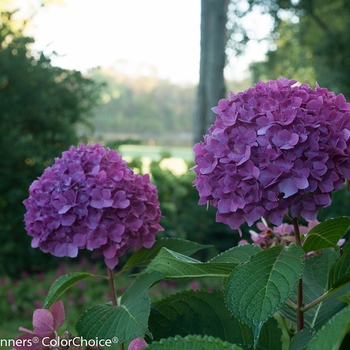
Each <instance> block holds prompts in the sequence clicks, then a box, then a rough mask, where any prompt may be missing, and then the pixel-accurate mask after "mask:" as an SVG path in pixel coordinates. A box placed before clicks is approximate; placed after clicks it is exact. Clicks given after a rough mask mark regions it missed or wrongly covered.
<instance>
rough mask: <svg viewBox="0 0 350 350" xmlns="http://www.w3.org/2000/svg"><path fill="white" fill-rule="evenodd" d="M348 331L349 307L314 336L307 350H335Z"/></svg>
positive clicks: (349, 328)
mask: <svg viewBox="0 0 350 350" xmlns="http://www.w3.org/2000/svg"><path fill="white" fill-rule="evenodd" d="M349 330H350V306H348V307H346V308H344V309H343V310H341V311H339V312H338V313H337V314H336V315H334V316H333V317H332V318H331V319H330V320H328V322H327V323H326V324H324V325H323V327H322V328H321V329H320V330H319V331H318V332H317V333H316V334H315V336H314V337H313V339H312V340H311V341H310V343H309V346H308V347H307V349H308V350H320V349H327V350H337V349H339V347H340V345H341V343H342V340H343V339H344V337H345V335H346V334H347V333H348V332H349Z"/></svg>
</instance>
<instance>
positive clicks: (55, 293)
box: [44, 272, 94, 309]
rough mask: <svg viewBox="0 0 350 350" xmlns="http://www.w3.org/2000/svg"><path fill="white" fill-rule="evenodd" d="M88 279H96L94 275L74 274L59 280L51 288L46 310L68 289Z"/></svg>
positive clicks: (85, 273)
mask: <svg viewBox="0 0 350 350" xmlns="http://www.w3.org/2000/svg"><path fill="white" fill-rule="evenodd" d="M87 277H94V275H93V274H91V273H87V272H72V273H68V274H67V275H63V276H61V277H59V278H57V280H56V281H55V282H53V284H52V285H51V287H50V290H49V292H48V294H47V297H46V299H45V301H44V308H45V309H47V308H49V307H50V306H51V305H52V304H53V303H54V302H55V301H57V300H58V298H59V297H60V296H61V295H62V294H63V293H64V292H65V291H66V290H67V289H69V288H70V287H71V286H73V285H74V284H75V283H77V282H79V281H81V280H82V279H84V278H87Z"/></svg>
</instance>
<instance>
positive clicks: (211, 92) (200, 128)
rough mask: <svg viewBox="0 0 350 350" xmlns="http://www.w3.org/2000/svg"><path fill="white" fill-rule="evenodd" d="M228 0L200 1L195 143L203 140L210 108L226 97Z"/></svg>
mask: <svg viewBox="0 0 350 350" xmlns="http://www.w3.org/2000/svg"><path fill="white" fill-rule="evenodd" d="M228 2H229V1H228V0H202V1H201V45H200V49H201V51H200V52H201V53H200V69H199V70H200V72H199V75H200V77H199V86H198V94H197V106H196V112H195V118H194V142H195V143H197V142H199V141H201V140H202V139H203V135H205V134H206V133H207V132H208V127H209V126H210V125H211V124H212V123H213V121H214V118H215V115H214V113H213V112H212V111H211V108H212V107H214V106H216V105H217V103H218V101H219V100H220V99H221V98H223V97H224V96H225V92H226V89H225V81H224V67H225V64H226V54H225V48H226V42H227V30H226V24H227V10H228Z"/></svg>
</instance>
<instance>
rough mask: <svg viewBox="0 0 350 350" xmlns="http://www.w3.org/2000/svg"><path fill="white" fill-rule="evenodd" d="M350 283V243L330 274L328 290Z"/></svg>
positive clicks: (343, 250)
mask: <svg viewBox="0 0 350 350" xmlns="http://www.w3.org/2000/svg"><path fill="white" fill-rule="evenodd" d="M349 282H350V242H347V243H346V244H345V246H344V247H343V249H342V255H341V257H340V258H339V259H338V260H337V261H335V262H334V263H333V265H332V268H331V271H330V273H329V281H328V288H329V289H331V288H336V287H338V286H341V285H343V284H346V283H349Z"/></svg>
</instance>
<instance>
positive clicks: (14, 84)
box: [0, 12, 98, 275]
mask: <svg viewBox="0 0 350 350" xmlns="http://www.w3.org/2000/svg"><path fill="white" fill-rule="evenodd" d="M13 27H14V26H13V25H12V14H11V13H6V12H2V13H1V22H0V106H1V108H0V140H1V142H0V154H1V157H0V249H1V252H0V275H2V274H4V273H7V274H16V273H18V272H19V271H21V270H22V271H23V270H28V269H32V270H35V269H37V270H42V269H44V268H45V267H47V266H48V265H50V262H52V261H54V260H53V259H54V258H51V257H49V256H48V255H47V254H43V253H41V252H40V251H39V250H36V249H32V248H31V247H30V241H31V239H30V237H28V236H27V234H26V233H25V231H24V224H23V214H24V206H23V205H22V201H23V200H24V199H25V198H27V197H28V187H29V185H30V184H31V183H32V182H33V181H34V180H35V179H36V177H38V176H40V175H41V174H42V172H43V170H44V168H45V167H47V166H48V165H49V164H51V163H53V160H54V157H57V156H59V155H60V154H61V152H62V151H63V150H66V149H67V148H68V147H69V146H70V145H72V144H77V143H78V140H79V138H78V136H77V127H78V126H79V125H82V124H86V122H87V118H88V116H89V115H90V114H91V111H92V107H93V106H94V105H95V103H96V101H97V97H98V89H97V85H96V84H95V83H93V81H92V80H90V79H86V78H84V77H83V76H82V75H81V73H80V72H76V71H67V70H64V69H61V68H58V67H53V66H52V65H51V64H50V59H49V58H48V57H45V56H44V55H43V54H42V53H32V52H31V51H30V44H31V43H32V42H33V40H32V39H31V38H28V37H25V36H24V35H23V30H22V29H18V30H16V31H15V30H14V29H13ZM34 261H35V263H36V265H37V266H34V265H33V262H34Z"/></svg>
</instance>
